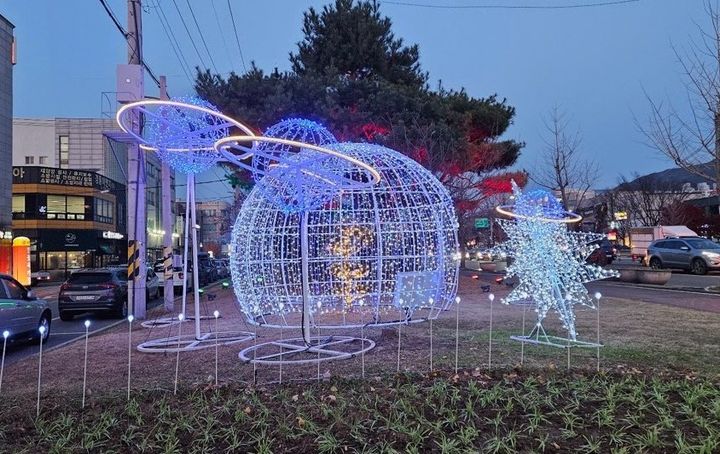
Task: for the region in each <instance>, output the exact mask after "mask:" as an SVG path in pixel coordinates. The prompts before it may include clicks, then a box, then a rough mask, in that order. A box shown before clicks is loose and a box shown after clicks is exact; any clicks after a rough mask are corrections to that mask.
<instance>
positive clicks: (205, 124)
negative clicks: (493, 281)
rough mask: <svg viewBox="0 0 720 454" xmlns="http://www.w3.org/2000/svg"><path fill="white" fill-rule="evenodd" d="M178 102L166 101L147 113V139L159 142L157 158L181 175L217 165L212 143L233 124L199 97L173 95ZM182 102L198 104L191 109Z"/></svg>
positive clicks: (191, 104)
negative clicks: (169, 102) (166, 102)
mask: <svg viewBox="0 0 720 454" xmlns="http://www.w3.org/2000/svg"><path fill="white" fill-rule="evenodd" d="M172 101H173V102H176V103H178V104H165V105H161V106H160V107H158V108H157V109H156V110H154V111H153V112H152V113H151V114H150V115H147V114H146V117H147V118H146V122H145V131H146V133H145V134H146V137H147V139H146V141H147V142H149V143H152V144H157V145H158V146H157V147H153V148H156V150H155V151H156V152H157V155H158V158H159V159H160V160H161V161H163V162H164V163H166V164H167V165H169V166H170V167H172V168H173V169H174V170H176V171H177V172H180V173H182V174H185V175H188V174H198V173H200V172H203V171H205V170H208V169H209V168H210V167H212V166H213V165H215V163H216V162H217V161H218V159H219V154H218V152H217V151H216V150H215V148H214V147H213V144H214V143H215V142H216V141H218V140H219V139H221V138H223V137H227V136H228V135H229V130H230V126H234V124H233V123H231V122H228V121H226V120H225V119H224V118H223V117H222V116H220V115H221V114H220V111H219V110H218V109H217V107H215V106H213V105H212V104H210V103H209V102H207V101H205V100H204V99H201V98H197V97H178V98H173V99H172ZM179 104H184V105H190V106H195V107H197V109H188V108H186V107H183V106H180V105H179Z"/></svg>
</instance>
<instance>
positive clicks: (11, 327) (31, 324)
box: [0, 274, 52, 341]
mask: <svg viewBox="0 0 720 454" xmlns="http://www.w3.org/2000/svg"><path fill="white" fill-rule="evenodd" d="M51 320H52V313H51V312H50V305H48V303H47V301H45V300H42V299H39V298H36V297H35V296H34V295H33V293H32V292H31V291H30V290H28V289H26V288H25V287H23V286H22V285H21V284H20V283H19V282H18V281H16V280H15V279H13V278H12V276H8V275H7V274H0V331H8V332H9V333H10V336H11V337H12V338H13V339H25V338H30V339H36V340H39V339H40V329H39V328H40V327H41V326H44V327H45V330H44V331H43V334H42V338H43V341H45V340H46V339H47V338H48V336H50V322H51Z"/></svg>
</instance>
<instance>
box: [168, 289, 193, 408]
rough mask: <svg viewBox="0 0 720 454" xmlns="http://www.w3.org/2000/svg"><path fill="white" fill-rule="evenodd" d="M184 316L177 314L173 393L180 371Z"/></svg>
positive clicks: (174, 392)
mask: <svg viewBox="0 0 720 454" xmlns="http://www.w3.org/2000/svg"><path fill="white" fill-rule="evenodd" d="M195 304H197V303H195ZM184 318H185V314H180V315H178V320H180V323H178V343H177V356H176V357H175V388H174V389H173V394H177V387H178V373H179V372H180V340H181V339H182V325H183V324H182V322H183V319H184Z"/></svg>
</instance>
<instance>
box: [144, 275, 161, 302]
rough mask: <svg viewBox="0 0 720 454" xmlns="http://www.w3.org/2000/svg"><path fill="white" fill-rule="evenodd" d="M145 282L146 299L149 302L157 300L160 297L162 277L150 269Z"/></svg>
mask: <svg viewBox="0 0 720 454" xmlns="http://www.w3.org/2000/svg"><path fill="white" fill-rule="evenodd" d="M145 280H146V283H145V299H146V300H147V301H152V300H154V299H157V298H158V297H159V296H160V276H159V275H158V274H157V273H155V271H153V269H152V268H150V267H148V270H147V276H146V277H145Z"/></svg>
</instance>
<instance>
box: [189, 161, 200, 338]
mask: <svg viewBox="0 0 720 454" xmlns="http://www.w3.org/2000/svg"><path fill="white" fill-rule="evenodd" d="M188 185H189V192H188V194H190V203H192V205H190V216H191V218H192V219H191V220H190V222H191V223H192V250H193V252H192V260H193V300H194V304H195V339H198V340H200V336H201V334H200V277H199V272H200V263H199V262H198V232H197V228H196V226H197V209H196V206H195V175H192V174H191V175H188Z"/></svg>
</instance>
